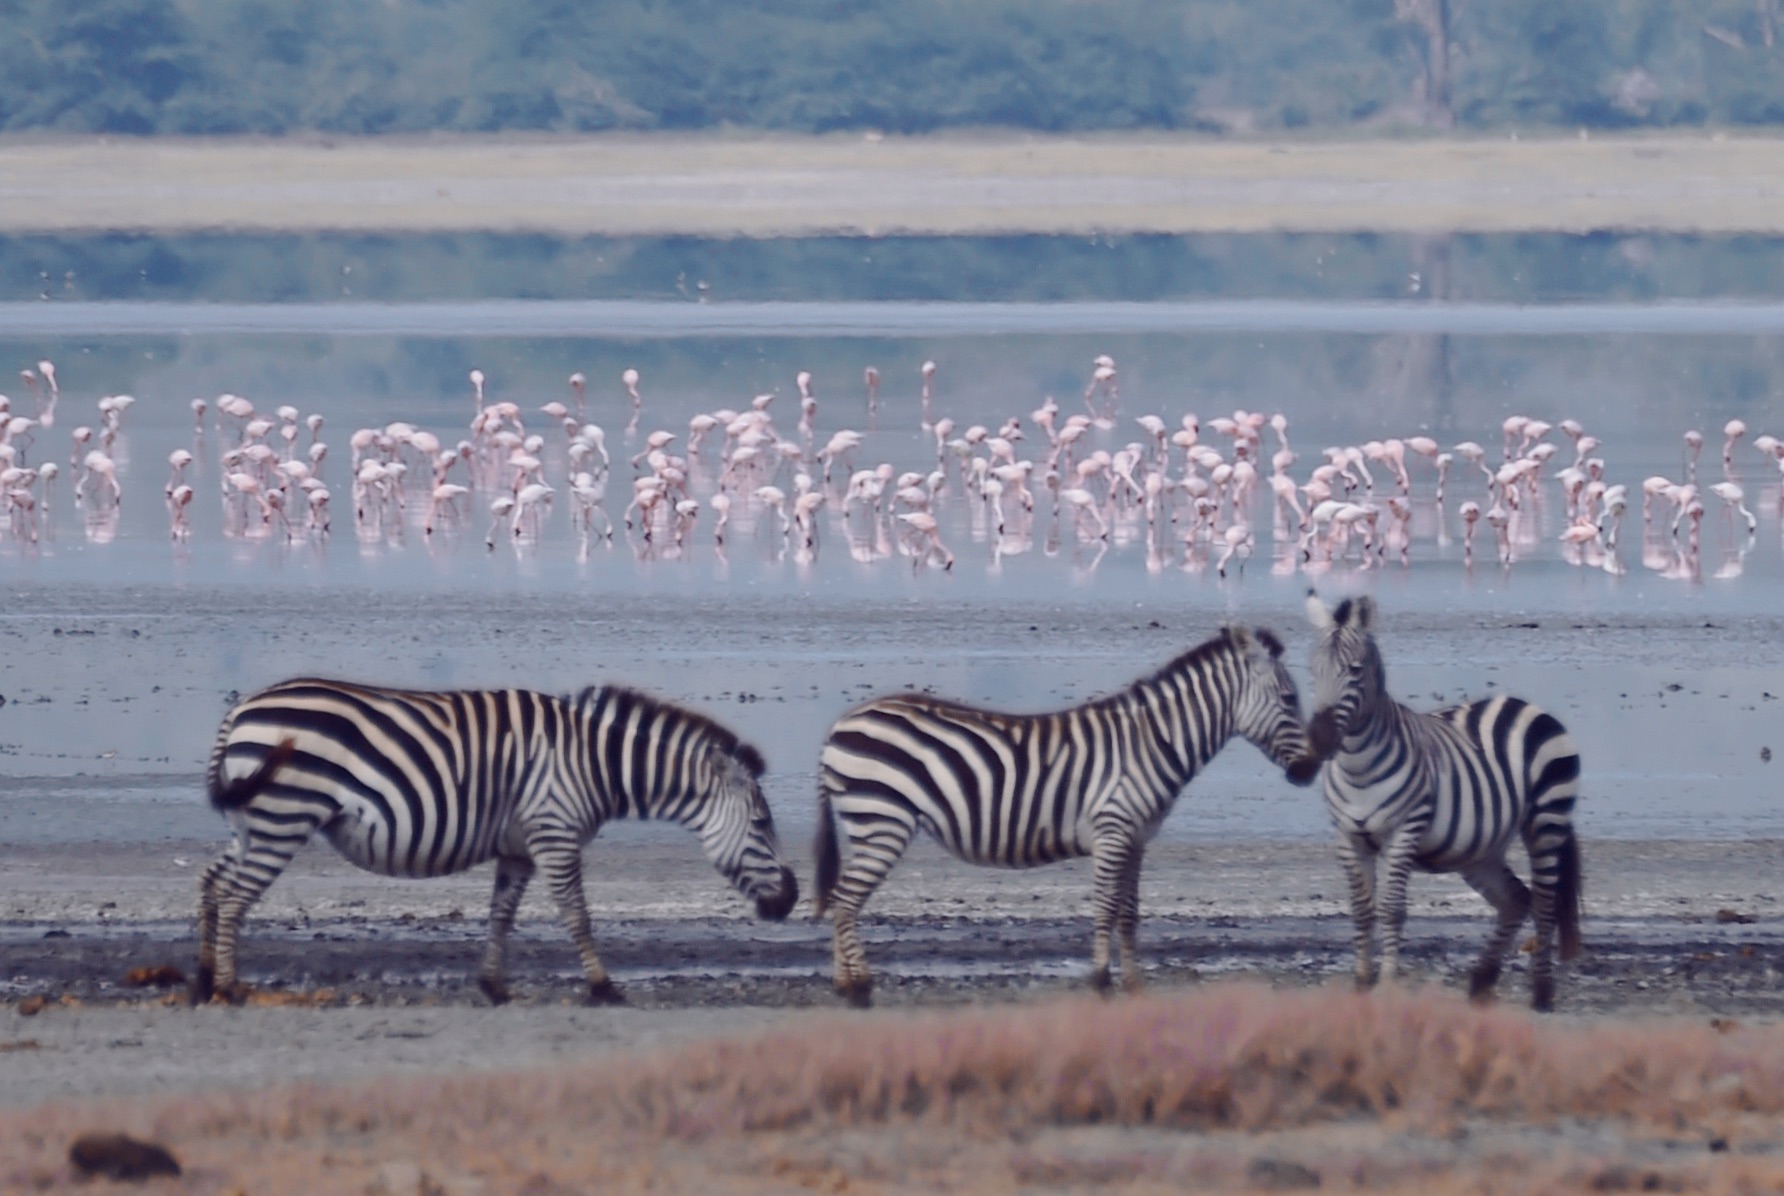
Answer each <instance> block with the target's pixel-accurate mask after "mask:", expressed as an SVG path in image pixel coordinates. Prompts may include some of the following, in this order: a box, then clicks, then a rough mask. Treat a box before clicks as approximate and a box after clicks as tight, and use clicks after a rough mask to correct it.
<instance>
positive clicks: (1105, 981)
mask: <svg viewBox="0 0 1784 1196" xmlns="http://www.w3.org/2000/svg"><path fill="white" fill-rule="evenodd" d="M1111 987H1112V986H1111V985H1110V982H1109V969H1108V968H1092V969H1091V970H1090V991H1091V992H1094V993H1101V994H1102V995H1103V996H1105V997H1106V996H1108V995H1109V993H1110V991H1111Z"/></svg>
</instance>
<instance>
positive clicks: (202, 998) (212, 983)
mask: <svg viewBox="0 0 1784 1196" xmlns="http://www.w3.org/2000/svg"><path fill="white" fill-rule="evenodd" d="M216 990H217V987H216V977H215V976H214V975H212V974H211V970H210V969H209V968H199V969H198V974H197V975H195V976H193V977H192V984H191V986H190V987H188V988H187V990H186V996H187V998H188V999H189V1000H190V1001H191V1002H192V1004H194V1005H204V1004H207V1003H209V1001H210V999H211V994H212V993H214V992H216Z"/></svg>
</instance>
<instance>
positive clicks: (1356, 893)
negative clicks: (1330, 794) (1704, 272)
mask: <svg viewBox="0 0 1784 1196" xmlns="http://www.w3.org/2000/svg"><path fill="white" fill-rule="evenodd" d="M1338 859H1339V862H1340V863H1342V864H1343V865H1344V877H1345V880H1346V881H1347V882H1349V885H1350V917H1351V921H1352V922H1353V923H1354V924H1355V926H1356V953H1357V960H1356V981H1357V988H1358V989H1369V988H1373V987H1374V986H1375V851H1374V849H1373V848H1371V847H1370V846H1369V845H1368V844H1366V843H1359V842H1358V841H1356V840H1355V839H1352V838H1350V837H1349V836H1343V837H1341V838H1340V839H1339V841H1338Z"/></svg>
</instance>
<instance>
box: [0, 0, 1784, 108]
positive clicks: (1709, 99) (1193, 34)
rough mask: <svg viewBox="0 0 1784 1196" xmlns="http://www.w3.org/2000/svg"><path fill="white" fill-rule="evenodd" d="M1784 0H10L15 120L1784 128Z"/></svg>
mask: <svg viewBox="0 0 1784 1196" xmlns="http://www.w3.org/2000/svg"><path fill="white" fill-rule="evenodd" d="M1778 3H1779V0H1683V2H1681V0H1566V2H1565V3H1556V2H1555V0H1321V2H1320V3H1316V4H1309V3H1306V2H1305V0H1175V2H1170V0H1164V2H1161V0H973V3H970V4H960V3H950V2H949V0H613V2H602V3H588V2H587V0H401V2H390V3H383V4H367V3H365V2H364V0H82V2H81V3H78V4H70V3H68V2H67V0H0V18H3V24H4V27H5V28H6V29H7V31H8V35H9V36H8V37H6V38H4V39H0V131H6V132H15V133H16V132H25V131H47V132H61V133H108V134H126V135H143V136H150V135H167V134H181V135H202V134H212V135H244V134H251V135H272V136H282V135H291V134H301V133H326V134H342V135H375V134H390V133H411V134H413V133H425V132H456V133H495V132H514V131H536V132H552V133H587V132H598V131H605V130H682V131H689V130H706V131H711V130H724V129H749V130H775V131H786V132H804V133H824V132H833V131H840V130H879V131H884V132H889V133H927V132H935V131H938V130H944V129H972V128H1001V129H1022V130H1032V131H1036V132H1046V133H1078V132H1092V131H1101V130H1132V129H1153V130H1190V131H1201V132H1239V133H1244V132H1254V131H1257V132H1267V131H1278V130H1295V129H1309V130H1357V129H1367V128H1382V127H1405V126H1437V127H1454V128H1459V129H1465V130H1481V131H1489V130H1490V131H1503V130H1506V129H1511V130H1518V129H1529V130H1532V131H1540V130H1544V129H1555V128H1573V127H1589V128H1632V127H1676V126H1685V127H1690V126H1703V125H1735V126H1738V125H1760V124H1773V123H1779V122H1780V121H1784V69H1781V59H1784V47H1781V46H1779V45H1778V44H1777V43H1778V39H1779V36H1780V31H1779V29H1778V20H1777V13H1776V8H1777V4H1778Z"/></svg>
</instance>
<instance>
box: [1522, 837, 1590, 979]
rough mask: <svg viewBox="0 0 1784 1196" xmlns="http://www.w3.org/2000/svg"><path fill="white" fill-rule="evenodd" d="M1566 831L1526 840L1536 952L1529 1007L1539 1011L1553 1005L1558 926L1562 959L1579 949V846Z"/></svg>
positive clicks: (1531, 974)
mask: <svg viewBox="0 0 1784 1196" xmlns="http://www.w3.org/2000/svg"><path fill="white" fill-rule="evenodd" d="M1566 832H1567V833H1566V837H1565V838H1563V837H1561V836H1559V835H1554V834H1550V835H1546V836H1541V837H1538V838H1536V839H1534V840H1532V841H1531V842H1530V843H1529V849H1530V890H1531V912H1532V914H1533V915H1534V916H1535V920H1536V953H1535V955H1533V956H1532V957H1531V960H1530V1006H1531V1008H1533V1009H1535V1010H1536V1011H1537V1012H1539V1013H1547V1012H1549V1011H1550V1010H1552V1009H1554V1007H1555V936H1556V931H1557V929H1559V930H1560V931H1561V957H1562V958H1563V959H1567V958H1570V957H1571V956H1572V955H1573V954H1575V953H1577V952H1578V950H1579V891H1580V875H1579V873H1580V856H1579V845H1578V843H1577V841H1576V840H1575V839H1574V837H1573V829H1572V827H1567V828H1566ZM1568 920H1571V923H1572V925H1571V927H1569V926H1568V925H1567V922H1568ZM1569 929H1571V934H1570V933H1568V931H1569Z"/></svg>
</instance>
